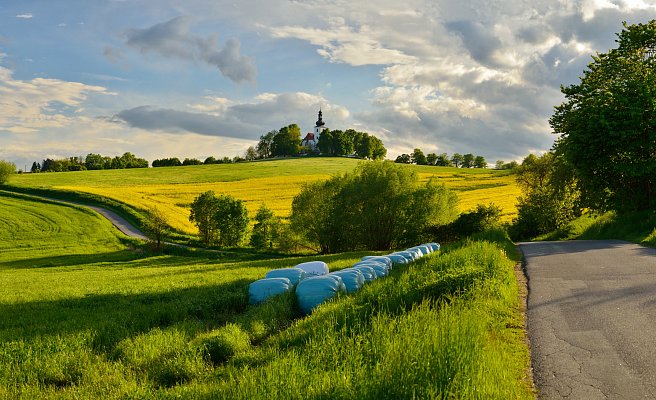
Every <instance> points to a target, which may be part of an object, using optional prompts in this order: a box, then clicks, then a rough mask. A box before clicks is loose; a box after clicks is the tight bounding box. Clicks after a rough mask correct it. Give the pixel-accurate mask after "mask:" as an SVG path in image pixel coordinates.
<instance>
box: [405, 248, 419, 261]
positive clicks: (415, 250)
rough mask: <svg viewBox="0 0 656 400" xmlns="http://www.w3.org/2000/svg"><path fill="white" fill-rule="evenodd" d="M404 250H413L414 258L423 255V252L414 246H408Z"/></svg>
mask: <svg viewBox="0 0 656 400" xmlns="http://www.w3.org/2000/svg"><path fill="white" fill-rule="evenodd" d="M405 251H410V252H413V253H414V254H415V257H416V258H415V259H417V258H421V257H423V256H424V252H423V251H421V250H419V249H418V248H416V247H410V248H409V249H406V250H405Z"/></svg>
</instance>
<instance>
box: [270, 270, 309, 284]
mask: <svg viewBox="0 0 656 400" xmlns="http://www.w3.org/2000/svg"><path fill="white" fill-rule="evenodd" d="M265 278H287V279H289V281H290V282H291V283H292V285H294V286H295V285H297V284H298V283H299V282H300V281H302V280H303V279H305V278H307V273H306V272H305V271H303V270H302V269H300V268H278V269H272V270H271V271H269V272H267V274H266V275H265Z"/></svg>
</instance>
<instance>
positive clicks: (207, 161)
mask: <svg viewBox="0 0 656 400" xmlns="http://www.w3.org/2000/svg"><path fill="white" fill-rule="evenodd" d="M203 164H205V165H210V164H216V158H214V156H209V157H207V158H206V159H205V161H203ZM154 166H155V161H153V167H154Z"/></svg>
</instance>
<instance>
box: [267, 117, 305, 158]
mask: <svg viewBox="0 0 656 400" xmlns="http://www.w3.org/2000/svg"><path fill="white" fill-rule="evenodd" d="M300 148H301V128H299V127H298V125H296V124H291V125H287V126H285V127H282V128H280V130H279V131H278V133H277V134H275V136H274V137H273V142H272V147H271V153H272V154H273V155H274V156H294V155H297V154H298V153H299V151H300Z"/></svg>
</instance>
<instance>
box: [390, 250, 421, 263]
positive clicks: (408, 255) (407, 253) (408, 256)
mask: <svg viewBox="0 0 656 400" xmlns="http://www.w3.org/2000/svg"><path fill="white" fill-rule="evenodd" d="M392 254H398V255H401V256H403V257H405V258H406V259H408V261H410V262H412V261H415V260H416V259H417V254H415V253H414V252H412V251H407V250H405V251H395V252H394V253H392Z"/></svg>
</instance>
